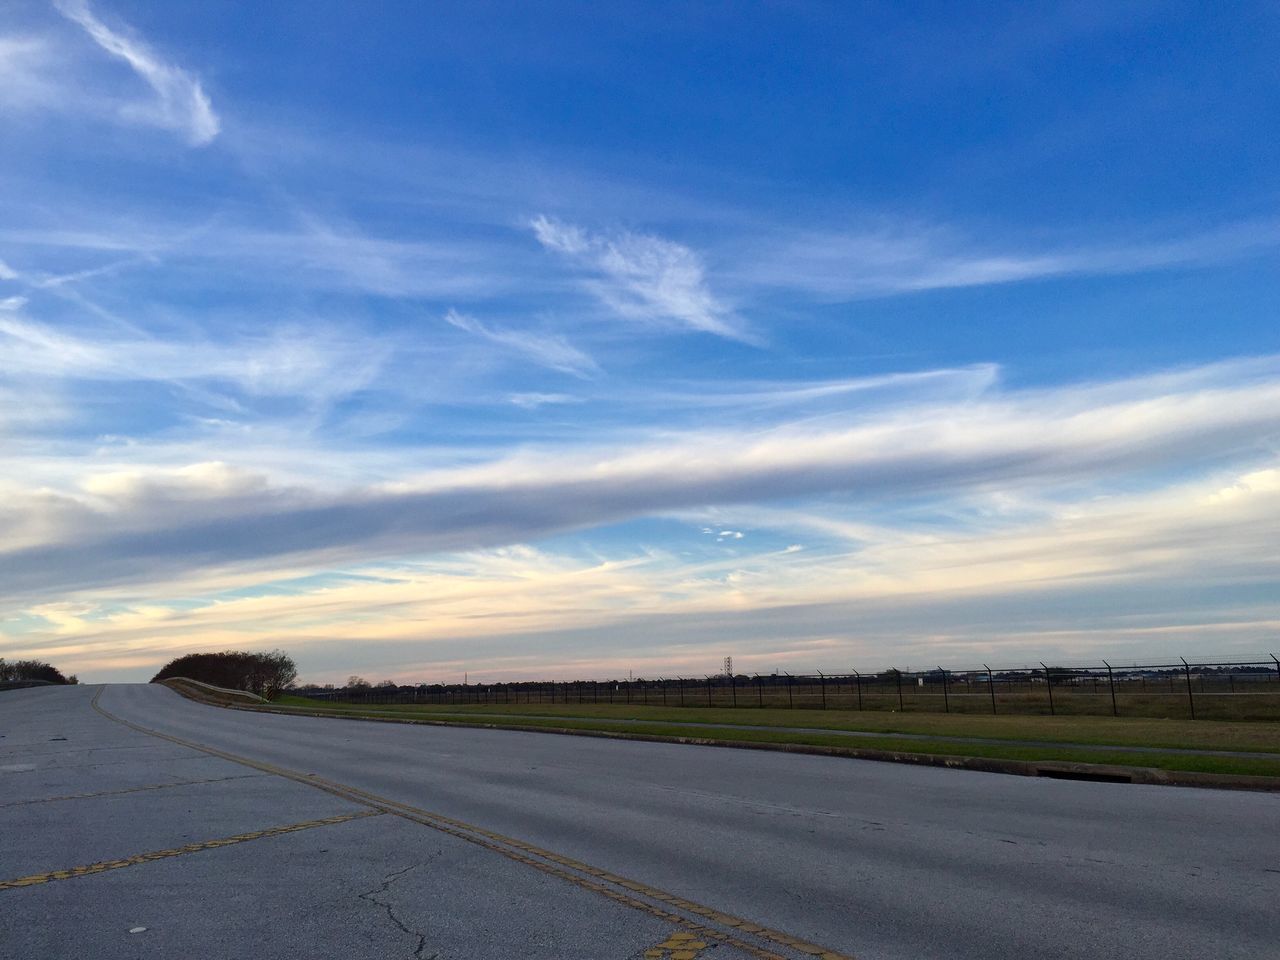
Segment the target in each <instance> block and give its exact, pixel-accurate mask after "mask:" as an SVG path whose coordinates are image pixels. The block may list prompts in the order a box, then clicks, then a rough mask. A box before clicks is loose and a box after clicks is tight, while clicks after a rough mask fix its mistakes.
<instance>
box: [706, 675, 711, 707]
mask: <svg viewBox="0 0 1280 960" xmlns="http://www.w3.org/2000/svg"><path fill="white" fill-rule="evenodd" d="M707 706H708V707H709V706H711V674H707Z"/></svg>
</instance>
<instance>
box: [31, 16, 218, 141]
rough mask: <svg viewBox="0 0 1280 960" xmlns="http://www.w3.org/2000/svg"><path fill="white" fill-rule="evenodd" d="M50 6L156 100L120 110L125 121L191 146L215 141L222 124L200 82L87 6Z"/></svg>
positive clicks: (133, 103) (131, 104)
mask: <svg viewBox="0 0 1280 960" xmlns="http://www.w3.org/2000/svg"><path fill="white" fill-rule="evenodd" d="M54 6H55V7H57V9H58V10H59V11H60V12H61V13H62V14H63V16H65V17H66V18H67V19H69V20H71V21H72V22H74V23H76V24H78V25H79V26H81V27H82V28H83V29H84V31H85V32H86V33H87V34H88V35H89V37H90V38H91V39H92V40H93V42H94V43H96V44H97V45H98V46H99V47H101V48H102V49H103V50H105V51H106V52H107V53H109V54H111V55H112V56H114V57H118V58H119V59H121V60H123V61H124V62H125V63H127V64H128V65H129V66H130V67H131V68H132V69H133V71H134V73H136V74H137V75H138V76H139V77H140V78H141V79H142V80H143V81H144V82H145V83H146V84H147V85H148V86H149V87H151V90H152V92H153V93H154V94H155V98H154V99H153V100H151V101H147V102H132V103H128V104H126V105H124V106H123V107H121V109H120V115H121V117H122V118H123V119H125V120H126V121H129V122H133V123H139V124H146V125H151V126H157V127H163V128H165V129H168V130H173V131H175V132H176V133H180V134H182V135H183V136H184V137H185V138H186V139H187V142H188V143H190V144H191V145H193V146H203V145H205V144H207V143H210V142H212V141H213V139H214V138H215V137H217V135H218V132H219V130H220V129H221V124H220V121H219V120H218V116H217V114H216V113H214V111H213V106H212V104H211V103H210V102H209V97H208V96H207V95H206V94H205V92H204V89H203V88H202V87H201V85H200V81H199V80H197V79H196V78H195V77H193V76H192V75H191V74H189V73H188V72H187V71H185V70H183V69H182V68H181V67H177V66H174V65H173V64H170V63H166V62H165V61H164V60H162V59H161V58H160V57H159V56H158V55H157V54H156V53H155V52H154V51H153V50H152V49H151V48H150V47H149V46H148V45H147V44H146V43H145V42H144V41H143V40H142V39H140V38H139V37H137V36H134V35H132V34H131V32H126V31H117V30H112V29H111V28H110V27H108V26H107V25H106V24H105V23H103V22H102V21H101V20H99V19H98V17H97V16H95V15H94V13H93V11H92V10H91V9H90V8H89V3H88V0H54Z"/></svg>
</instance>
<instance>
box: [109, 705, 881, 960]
mask: <svg viewBox="0 0 1280 960" xmlns="http://www.w3.org/2000/svg"><path fill="white" fill-rule="evenodd" d="M104 689H105V688H104V687H100V688H99V689H98V692H97V693H96V694H95V695H94V697H93V700H92V701H90V705H91V706H92V707H93V709H94V710H96V711H97V712H98V713H100V714H102V716H104V717H106V718H107V719H108V720H113V721H115V722H116V723H119V724H121V725H123V726H126V727H129V728H130V729H132V730H136V731H138V732H139V733H145V734H147V735H149V736H153V737H158V738H160V739H162V740H167V741H169V742H170V743H176V744H179V745H180V746H184V747H189V748H190V749H193V750H199V751H201V752H202V753H207V754H211V755H212V756H215V757H220V758H221V759H224V760H229V761H231V762H232V763H239V764H243V765H244V766H248V767H250V768H252V769H255V770H262V771H265V772H267V773H273V774H275V775H277V776H280V777H283V778H285V779H287V780H292V781H294V782H296V783H302V784H306V785H307V786H310V787H315V788H316V789H319V790H323V791H325V792H326V793H329V794H332V795H334V796H339V797H342V798H343V799H346V800H351V801H353V802H357V803H363V804H365V805H367V806H370V807H373V808H374V809H376V810H378V811H380V812H384V813H390V814H393V815H395V816H398V817H401V818H403V819H406V820H410V821H412V822H414V823H418V824H421V825H422V826H426V827H431V828H432V829H434V830H438V831H440V832H442V833H446V834H449V835H450V836H453V837H457V838H459V839H461V840H466V841H467V842H469V843H474V844H476V845H478V846H481V847H484V848H486V849H488V850H492V851H493V852H495V853H499V854H501V855H502V856H504V857H506V858H507V859H509V860H514V861H516V862H519V863H523V864H526V865H527V866H531V867H533V868H534V869H536V870H539V871H541V872H543V873H547V874H550V875H551V876H555V877H558V878H560V879H562V880H565V881H567V882H569V883H572V884H574V885H575V886H578V887H582V888H584V889H587V890H590V891H592V892H594V893H598V894H600V895H601V896H604V897H607V898H608V899H610V900H613V901H615V902H617V903H620V904H623V905H625V906H628V907H631V908H633V909H636V910H640V911H643V912H645V913H648V914H651V915H653V916H655V917H658V918H660V919H663V920H666V921H668V922H671V923H674V924H677V925H679V926H681V927H683V928H684V929H686V930H689V931H692V932H693V933H696V934H698V935H699V936H702V937H706V938H709V939H712V940H716V941H717V942H719V943H723V944H725V945H726V946H732V947H734V948H735V949H738V950H741V951H743V952H744V953H747V954H749V955H751V956H753V957H756V958H757V960H786V958H785V957H783V956H782V955H780V954H778V953H775V952H772V951H771V950H770V949H767V948H761V947H760V946H758V945H756V944H754V943H751V942H749V941H746V940H742V939H740V938H738V937H736V936H734V935H733V934H728V933H725V932H724V931H722V930H719V929H717V928H715V927H712V926H708V925H706V924H704V923H701V922H699V921H698V920H693V919H690V918H689V917H687V916H685V915H684V914H680V913H675V912H673V911H672V910H668V909H665V907H662V906H658V905H657V904H654V903H649V902H646V901H644V900H640V899H638V898H637V897H636V896H632V895H631V894H639V895H640V896H646V897H650V898H652V899H653V900H656V901H658V902H659V903H661V904H666V905H669V906H671V907H673V908H675V909H678V910H684V911H686V912H688V913H692V914H694V915H695V916H697V917H701V918H705V919H707V920H709V921H711V922H713V923H717V924H720V925H721V926H727V927H729V928H731V929H733V930H735V931H736V932H740V933H743V934H747V935H749V936H753V937H756V938H758V939H761V940H764V941H767V942H769V943H772V944H777V945H779V946H782V947H786V948H789V949H791V950H794V951H796V952H798V953H800V954H803V955H805V956H812V957H819V958H821V960H856V958H854V957H853V956H851V955H850V954H845V953H841V952H839V951H836V950H830V949H828V948H826V947H821V946H818V945H817V944H814V943H810V942H808V941H806V940H803V939H801V938H798V937H793V936H791V935H790V934H787V933H784V932H783V931H781V930H774V929H772V928H770V927H767V926H765V925H764V924H758V923H754V922H752V921H750V920H746V919H743V918H741V917H736V916H734V915H732V914H728V913H724V912H722V911H719V910H716V909H714V908H712V907H707V906H703V905H702V904H699V903H696V902H694V901H692V900H686V899H684V898H683V897H677V896H675V895H673V894H670V893H667V892H666V891H663V890H660V889H658V888H656V887H651V886H649V885H648V884H643V883H639V882H637V881H634V880H629V879H627V878H625V877H622V876H619V875H617V874H614V873H610V872H609V871H607V870H601V869H600V868H598V867H593V866H591V865H589V864H586V863H583V862H581V861H579V860H575V859H573V858H571V857H565V856H562V855H560V854H556V853H552V852H551V851H548V850H543V849H542V848H540V847H537V846H535V845H533V844H529V843H525V842H524V841H522V840H516V839H514V838H512V837H507V836H504V835H503V834H500V833H496V832H494V831H491V830H486V829H484V828H483V827H477V826H474V825H472V824H469V823H466V822H465V821H462V820H457V819H454V818H452V817H447V816H444V815H443V814H437V813H432V812H430V811H428V810H422V809H420V808H418V807H413V806H410V805H409V804H404V803H400V802H398V801H396V800H390V799H387V798H385V797H379V796H377V795H376V794H371V793H368V792H366V791H364V790H361V789H359V788H358V787H352V786H348V785H346V784H340V783H335V782H333V781H329V780H325V779H324V778H322V777H318V776H316V775H314V774H302V773H298V772H296V771H292V770H288V769H286V768H283V767H277V766H275V765H274V764H269V763H263V762H261V761H258V760H251V759H249V758H248V757H241V756H238V755H236V754H233V753H228V752H226V751H223V750H219V749H218V748H216V747H209V746H205V745H202V744H198V743H194V742H192V741H189V740H184V739H182V738H180V737H174V736H171V735H170V734H167V733H160V732H159V731H157V730H152V729H150V728H148V727H144V726H142V725H141V724H136V723H133V722H132V721H129V720H125V719H123V718H121V717H117V716H116V715H114V714H112V713H110V712H109V711H107V710H106V709H105V708H103V707H102V706H101V705H100V704H99V703H98V700H99V698H100V697H101V696H102V693H103V690H104ZM548 861H550V862H548ZM571 871H579V873H583V874H587V876H586V877H583V876H580V875H579V873H574V872H571ZM600 881H604V882H603V883H602V882H600ZM606 884H612V885H615V886H617V887H622V888H623V889H624V890H627V891H630V893H622V892H619V891H618V890H616V889H613V888H612V887H610V886H606Z"/></svg>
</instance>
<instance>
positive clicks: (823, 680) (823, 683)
mask: <svg viewBox="0 0 1280 960" xmlns="http://www.w3.org/2000/svg"><path fill="white" fill-rule="evenodd" d="M818 686H819V687H820V688H821V689H822V709H823V710H825V709H827V676H826V674H824V673H823V672H822V671H821V670H819V671H818Z"/></svg>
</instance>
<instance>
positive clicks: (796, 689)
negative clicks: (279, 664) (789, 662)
mask: <svg viewBox="0 0 1280 960" xmlns="http://www.w3.org/2000/svg"><path fill="white" fill-rule="evenodd" d="M292 692H294V693H297V694H300V695H302V696H306V697H311V698H314V699H318V700H331V701H340V702H344V703H360V704H410V703H413V704H435V705H439V706H469V707H477V706H486V705H487V706H499V705H508V704H525V705H546V706H551V705H554V704H592V705H599V704H614V705H619V704H622V705H630V706H649V707H668V708H670V707H721V708H731V709H732V708H737V709H750V708H756V709H763V708H766V707H768V708H775V709H776V708H782V709H792V710H854V711H856V710H879V711H901V712H903V713H964V714H995V715H997V716H998V715H1000V714H1024V715H1030V714H1041V715H1051V716H1052V715H1067V716H1089V715H1092V716H1116V717H1173V718H1190V719H1214V720H1280V659H1277V657H1275V656H1274V655H1272V656H1270V658H1269V659H1264V660H1253V661H1206V660H1186V659H1182V658H1179V660H1178V661H1177V662H1176V663H1155V664H1137V663H1134V664H1118V663H1117V664H1113V663H1110V662H1108V661H1105V660H1103V661H1100V662H1098V663H1093V664H1084V665H1076V666H1061V665H1054V664H1046V663H1041V664H1038V665H1036V666H1022V667H989V666H986V665H984V666H982V667H981V668H968V669H945V668H943V667H935V668H933V669H928V670H910V669H906V670H902V669H897V668H889V669H886V670H879V671H875V672H865V673H864V672H860V671H858V670H845V671H830V672H827V671H816V672H814V673H811V674H790V673H770V674H736V675H726V674H721V675H716V676H703V677H679V676H677V677H652V678H644V677H635V678H627V679H625V680H621V679H611V680H567V681H552V680H529V681H515V682H508V683H466V684H439V683H437V684H419V685H417V686H394V685H389V684H384V685H379V686H375V687H362V686H360V687H347V688H331V687H317V686H303V687H299V688H296V689H295V690H294V691H292Z"/></svg>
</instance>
